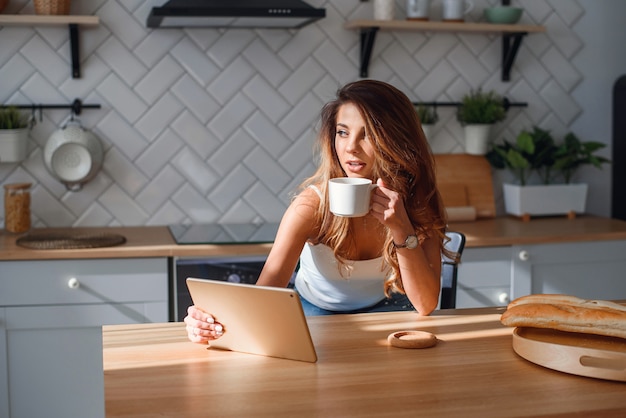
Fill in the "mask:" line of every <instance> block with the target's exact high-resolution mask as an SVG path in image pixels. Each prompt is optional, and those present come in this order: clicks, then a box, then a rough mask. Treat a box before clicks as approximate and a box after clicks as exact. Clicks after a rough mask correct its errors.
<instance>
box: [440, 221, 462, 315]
mask: <svg viewBox="0 0 626 418" xmlns="http://www.w3.org/2000/svg"><path fill="white" fill-rule="evenodd" d="M446 236H447V237H448V238H450V240H449V241H448V242H446V243H445V248H446V249H448V250H449V251H451V252H452V253H454V254H456V256H457V257H456V259H451V258H449V257H446V255H445V254H442V255H441V300H440V303H439V307H440V309H453V308H456V282H457V271H458V264H459V262H460V261H461V254H462V253H463V248H465V235H463V234H462V233H460V232H454V231H448V232H446Z"/></svg>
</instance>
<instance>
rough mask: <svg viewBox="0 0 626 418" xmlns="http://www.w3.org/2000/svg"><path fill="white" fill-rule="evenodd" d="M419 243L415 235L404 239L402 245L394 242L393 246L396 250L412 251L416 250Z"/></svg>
mask: <svg viewBox="0 0 626 418" xmlns="http://www.w3.org/2000/svg"><path fill="white" fill-rule="evenodd" d="M419 243H420V242H419V240H418V239H417V235H409V236H408V237H406V239H405V240H404V242H403V243H402V244H399V245H398V244H396V243H395V242H394V243H393V245H394V247H396V248H408V249H409V250H412V249H415V248H417V246H418V245H419Z"/></svg>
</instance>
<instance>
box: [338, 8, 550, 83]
mask: <svg viewBox="0 0 626 418" xmlns="http://www.w3.org/2000/svg"><path fill="white" fill-rule="evenodd" d="M344 27H345V28H346V29H358V30H360V32H361V57H360V58H361V69H360V70H361V77H367V73H368V67H369V61H370V57H371V54H372V48H373V47H374V41H375V39H376V33H377V32H378V31H379V30H388V31H414V32H456V33H492V34H498V35H502V81H508V80H509V79H510V73H511V67H512V66H513V62H514V61H515V56H516V55H517V51H518V49H519V46H520V44H521V42H522V38H523V37H524V36H525V35H527V34H529V33H540V32H545V31H546V28H545V27H544V26H536V25H520V24H514V25H502V24H494V23H465V22H442V21H436V22H435V21H433V22H431V21H425V22H422V21H412V20H352V21H349V22H346V23H345V25H344Z"/></svg>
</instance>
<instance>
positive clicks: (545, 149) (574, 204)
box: [486, 127, 609, 218]
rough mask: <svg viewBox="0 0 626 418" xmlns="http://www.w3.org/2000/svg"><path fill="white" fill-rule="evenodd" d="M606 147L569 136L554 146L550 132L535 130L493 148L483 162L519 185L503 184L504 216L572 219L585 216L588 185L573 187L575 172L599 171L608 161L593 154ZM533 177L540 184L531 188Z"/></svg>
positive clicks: (569, 134) (521, 133)
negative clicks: (506, 173)
mask: <svg viewBox="0 0 626 418" xmlns="http://www.w3.org/2000/svg"><path fill="white" fill-rule="evenodd" d="M605 146H606V145H605V144H602V143H599V142H594V141H589V142H581V141H580V140H579V139H578V138H577V137H576V136H575V135H574V134H573V133H568V134H567V135H566V136H565V139H564V141H563V143H562V144H560V145H559V144H556V143H555V141H554V139H553V138H552V136H551V135H550V132H549V131H545V130H542V129H540V128H538V127H534V128H533V130H532V131H525V130H524V131H522V132H520V134H519V135H518V136H517V139H516V142H515V143H510V142H508V141H506V140H505V141H503V143H502V144H495V145H493V146H492V148H491V150H490V151H489V152H488V153H487V155H486V158H487V160H488V161H489V162H490V163H491V165H492V166H493V167H494V168H496V169H508V170H510V171H511V173H513V175H514V176H515V177H516V179H517V182H518V184H509V183H504V184H503V192H504V205H505V210H506V212H507V213H509V214H512V215H516V216H521V217H524V218H528V217H530V216H531V215H532V216H537V215H562V214H568V215H569V216H570V217H573V216H574V215H575V214H576V213H584V212H585V207H586V201H587V184H585V183H572V182H571V180H572V177H573V174H574V172H575V171H576V170H577V169H578V168H580V167H581V166H582V165H585V164H592V165H594V166H595V167H598V168H600V167H601V165H602V164H604V163H608V162H609V160H608V159H606V158H604V157H601V156H597V155H595V154H594V153H595V152H596V151H597V150H599V149H601V148H604V147H605ZM534 173H536V174H537V178H538V179H539V183H540V184H530V183H531V179H532V177H531V176H532V174H534Z"/></svg>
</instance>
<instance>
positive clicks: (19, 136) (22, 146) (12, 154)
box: [0, 128, 28, 163]
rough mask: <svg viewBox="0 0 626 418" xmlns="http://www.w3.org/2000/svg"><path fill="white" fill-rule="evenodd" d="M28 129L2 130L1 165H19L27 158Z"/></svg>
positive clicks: (0, 139)
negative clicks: (18, 163)
mask: <svg viewBox="0 0 626 418" xmlns="http://www.w3.org/2000/svg"><path fill="white" fill-rule="evenodd" d="M27 150H28V129H27V128H24V129H3V130H0V163H17V162H20V161H22V160H24V158H26V151H27Z"/></svg>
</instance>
